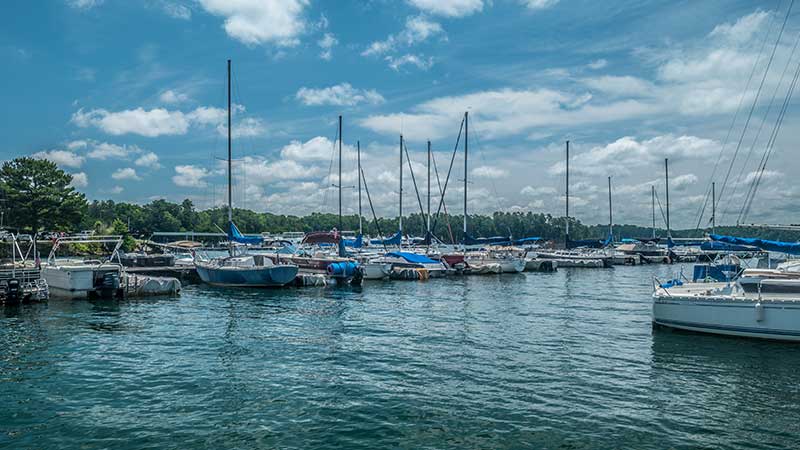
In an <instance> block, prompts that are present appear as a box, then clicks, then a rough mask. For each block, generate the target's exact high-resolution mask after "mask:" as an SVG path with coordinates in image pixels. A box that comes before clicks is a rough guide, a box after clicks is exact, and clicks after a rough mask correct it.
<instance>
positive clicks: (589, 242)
mask: <svg viewBox="0 0 800 450" xmlns="http://www.w3.org/2000/svg"><path fill="white" fill-rule="evenodd" d="M611 242H613V238H612V236H611V233H609V234H608V236H607V237H606V239H605V240H600V239H581V240H578V241H573V240H570V239H569V238H567V248H578V247H586V248H604V247H608V246H609V245H611Z"/></svg>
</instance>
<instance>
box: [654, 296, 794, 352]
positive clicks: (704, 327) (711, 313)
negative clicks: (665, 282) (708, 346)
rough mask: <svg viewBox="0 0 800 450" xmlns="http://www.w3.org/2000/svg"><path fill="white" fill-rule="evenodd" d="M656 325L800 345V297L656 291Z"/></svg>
mask: <svg viewBox="0 0 800 450" xmlns="http://www.w3.org/2000/svg"><path fill="white" fill-rule="evenodd" d="M653 322H654V323H656V324H658V325H662V326H666V327H671V328H677V329H682V330H688V331H696V332H701V333H711V334H721V335H727V336H740V337H749V338H759V339H772V340H782V341H798V342H800V298H795V299H778V298H775V299H762V300H760V301H759V300H758V299H757V298H753V297H745V296H738V295H717V296H715V295H697V294H688V295H685V296H683V295H676V294H675V293H673V294H672V295H669V294H665V293H664V291H663V290H659V291H656V293H655V294H654V301H653Z"/></svg>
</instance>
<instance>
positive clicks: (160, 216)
mask: <svg viewBox="0 0 800 450" xmlns="http://www.w3.org/2000/svg"><path fill="white" fill-rule="evenodd" d="M71 181H72V176H71V175H69V174H68V173H65V172H64V171H63V170H61V169H59V168H58V167H57V166H56V165H55V164H54V163H52V162H50V161H46V160H39V159H33V158H17V159H15V160H12V161H7V162H5V163H4V164H3V166H2V168H0V196H2V197H0V208H2V212H3V214H2V216H3V219H4V223H3V225H4V226H5V227H6V228H11V229H16V230H20V231H23V232H29V233H30V232H34V231H36V232H49V231H64V232H76V231H82V230H94V231H97V232H113V233H115V234H125V235H129V236H130V235H133V236H137V237H142V238H146V237H148V236H149V235H150V234H152V233H154V232H158V231H173V232H174V231H178V232H181V231H183V232H188V231H194V232H210V233H214V232H219V231H220V229H225V225H226V223H227V217H228V212H227V209H226V208H211V209H205V210H199V209H197V208H196V207H195V205H194V204H193V202H192V201H191V200H189V199H186V200H184V201H182V202H181V203H173V202H169V201H166V200H154V201H152V202H150V203H147V204H144V205H140V204H136V203H126V202H114V201H113V200H94V201H91V202H89V201H87V200H86V197H85V195H84V194H82V193H80V192H78V191H77V190H76V189H75V188H74V187H73V186H71V185H70V183H71ZM233 217H234V221H235V222H236V224H237V226H238V227H239V229H240V230H241V231H242V232H243V233H261V232H269V233H282V232H288V231H301V232H309V231H327V230H332V229H334V228H340V227H339V225H340V223H339V217H338V216H337V215H335V214H330V213H311V214H309V215H306V216H293V215H283V214H272V213H260V212H255V211H251V210H247V209H238V208H236V209H234V211H233ZM569 221H570V225H569V228H570V237H571V238H572V239H595V238H596V239H604V238H605V237H606V236H607V234H608V225H604V224H601V225H591V226H590V225H585V224H583V223H581V222H580V221H579V220H577V219H575V218H570V219H569ZM431 222H432V224H434V225H435V226H434V228H433V233H434V235H436V236H437V237H438V238H440V239H441V240H443V241H444V242H461V241H462V240H463V238H464V232H463V216H461V215H449V214H441V215H439V216H438V217H434V218H432V219H431ZM358 223H359V218H358V215H346V216H344V217H342V219H341V229H342V230H345V231H357V230H358ZM362 223H363V230H364V233H365V234H367V235H370V236H380V235H383V236H389V235H392V234H394V233H395V232H396V231H397V230H398V228H399V221H398V218H396V217H395V218H387V217H382V218H378V219H377V220H374V219H373V218H371V217H362ZM426 223H427V218H426V217H425V216H424V215H422V214H420V213H415V214H411V215H408V216H404V217H403V230H404V232H405V234H407V235H411V236H424V235H425V230H426ZM468 223H469V234H470V235H471V236H473V237H490V236H505V237H509V236H510V237H513V238H515V239H518V238H523V237H541V238H544V239H548V240H551V239H552V240H561V239H563V238H564V230H565V226H566V218H564V217H556V216H553V215H550V214H544V213H534V212H495V213H493V214H492V215H481V214H475V215H470V216H469V217H468ZM705 231H706V230H674V231H673V233H672V235H673V236H674V237H702V236H703V234H704V232H705ZM717 231H718V232H719V233H722V234H732V235H737V236H759V237H762V238H766V239H778V240H788V241H796V240H797V239H798V233H797V232H793V231H785V230H772V229H769V230H766V229H751V228H742V227H718V228H717ZM651 234H652V230H651V229H650V228H648V227H641V226H637V225H615V226H614V237H615V238H617V239H619V238H642V237H649V236H651ZM656 234H657V235H658V236H666V231H665V230H663V229H658V230H656Z"/></svg>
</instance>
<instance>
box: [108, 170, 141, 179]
mask: <svg viewBox="0 0 800 450" xmlns="http://www.w3.org/2000/svg"><path fill="white" fill-rule="evenodd" d="M111 178H113V179H115V180H141V178H140V177H139V175H138V174H137V173H136V170H135V169H134V168H133V167H126V168H124V169H117V170H116V171H114V173H112V174H111Z"/></svg>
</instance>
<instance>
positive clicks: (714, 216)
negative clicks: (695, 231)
mask: <svg viewBox="0 0 800 450" xmlns="http://www.w3.org/2000/svg"><path fill="white" fill-rule="evenodd" d="M716 185H717V183H715V182H713V181H712V182H711V234H714V233H715V229H716V228H717V186H716Z"/></svg>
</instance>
